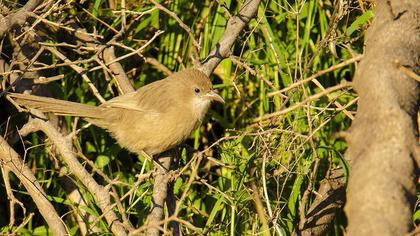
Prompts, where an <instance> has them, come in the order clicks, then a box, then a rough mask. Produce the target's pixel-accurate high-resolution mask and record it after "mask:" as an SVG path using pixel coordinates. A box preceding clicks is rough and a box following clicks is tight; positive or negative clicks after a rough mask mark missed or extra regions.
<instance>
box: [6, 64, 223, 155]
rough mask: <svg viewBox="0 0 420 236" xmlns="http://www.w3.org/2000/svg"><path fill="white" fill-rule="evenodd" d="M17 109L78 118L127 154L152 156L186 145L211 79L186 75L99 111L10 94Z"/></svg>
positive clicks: (187, 72) (199, 74)
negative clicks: (98, 129) (109, 136)
mask: <svg viewBox="0 0 420 236" xmlns="http://www.w3.org/2000/svg"><path fill="white" fill-rule="evenodd" d="M9 96H10V97H12V98H13V99H14V100H15V101H16V102H17V103H18V104H19V105H22V106H24V107H28V108H36V109H38V110H41V111H43V112H53V113H55V114H57V115H64V116H80V117H82V118H84V119H86V120H87V121H89V122H91V123H93V124H94V125H97V126H99V127H102V128H104V129H107V130H108V131H109V132H110V133H111V134H112V135H113V136H114V137H115V139H116V140H117V141H118V143H119V144H120V145H121V146H123V147H125V148H127V149H128V150H130V151H131V152H134V153H138V154H141V153H143V151H144V152H146V153H147V154H149V155H155V154H158V153H161V152H164V151H166V150H168V149H171V148H173V147H175V146H176V145H177V144H179V143H181V142H182V141H184V140H185V139H186V138H187V137H188V136H189V135H190V134H191V132H192V131H193V130H194V129H196V128H197V127H198V125H199V124H200V123H201V121H202V119H203V117H204V115H205V113H206V112H207V110H208V108H209V105H210V103H211V101H212V100H216V101H219V102H223V99H222V98H221V97H220V96H219V95H217V94H216V93H214V92H213V90H212V84H211V81H210V79H209V78H208V77H207V76H206V75H204V74H203V73H202V72H200V71H199V70H195V69H189V70H183V71H180V72H177V73H174V74H172V75H171V76H169V77H167V78H165V79H162V80H159V81H156V82H154V83H151V84H148V85H146V86H143V87H141V88H140V89H138V90H137V91H135V92H132V93H128V94H124V95H121V96H118V97H115V98H113V99H111V100H109V101H107V102H106V103H104V104H102V105H101V106H99V107H94V106H89V105H85V104H80V103H75V102H68V101H63V100H57V99H53V98H46V97H38V96H32V95H26V94H16V93H10V94H9Z"/></svg>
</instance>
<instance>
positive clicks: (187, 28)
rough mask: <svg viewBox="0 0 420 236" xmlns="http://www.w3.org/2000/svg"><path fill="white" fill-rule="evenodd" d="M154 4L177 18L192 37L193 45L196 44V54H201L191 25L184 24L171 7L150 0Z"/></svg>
mask: <svg viewBox="0 0 420 236" xmlns="http://www.w3.org/2000/svg"><path fill="white" fill-rule="evenodd" d="M150 1H151V2H152V3H153V4H155V6H156V7H157V8H158V9H159V10H161V11H164V12H165V13H166V14H168V15H169V16H170V17H172V18H174V20H176V22H178V24H179V26H180V27H181V28H182V29H184V30H185V32H187V34H188V36H189V37H190V38H191V40H192V42H193V45H194V49H195V51H196V52H195V54H196V55H199V54H200V50H201V47H200V44H199V43H198V42H197V40H195V38H194V35H193V34H192V32H191V29H190V27H188V26H187V25H186V24H184V22H182V20H181V19H180V18H179V17H178V16H177V15H176V14H175V13H174V12H172V11H170V10H169V9H167V8H166V7H164V6H162V5H161V4H160V3H158V2H156V1H155V0H150Z"/></svg>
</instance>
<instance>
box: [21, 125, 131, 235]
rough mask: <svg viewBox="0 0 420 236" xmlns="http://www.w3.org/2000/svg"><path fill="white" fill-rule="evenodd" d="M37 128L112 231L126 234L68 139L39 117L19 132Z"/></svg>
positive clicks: (101, 189)
mask: <svg viewBox="0 0 420 236" xmlns="http://www.w3.org/2000/svg"><path fill="white" fill-rule="evenodd" d="M38 130H41V131H42V132H44V133H45V134H46V135H47V136H48V138H49V139H50V140H51V141H52V142H53V144H54V145H55V147H56V148H57V151H58V153H60V154H61V156H62V158H63V160H64V162H66V163H67V165H68V166H69V169H70V170H71V171H72V173H73V174H74V175H75V176H76V177H77V178H78V179H79V181H80V182H82V183H83V185H84V186H85V187H86V188H87V189H88V191H89V192H90V193H91V194H92V196H93V198H94V199H95V202H96V204H97V205H98V207H99V208H100V209H101V211H102V213H103V214H104V216H105V219H106V221H107V223H108V224H109V225H110V227H111V231H112V233H113V234H115V235H120V236H123V235H127V234H126V232H125V229H124V227H123V225H122V223H121V222H120V221H119V219H118V217H117V215H116V214H115V213H114V211H113V210H112V207H111V200H110V195H109V192H108V191H107V190H106V189H105V188H104V187H103V186H101V185H99V184H98V183H97V182H96V181H95V179H93V177H92V176H91V175H90V173H89V172H88V171H87V170H86V169H85V168H84V167H83V165H81V164H80V163H79V161H78V160H77V157H76V155H75V154H74V152H73V149H72V143H71V141H70V139H66V138H64V137H63V136H62V135H61V133H60V132H58V131H57V130H56V129H55V128H54V127H53V126H52V125H51V124H50V123H48V122H45V121H42V120H40V119H33V120H31V121H30V122H29V123H27V124H26V125H25V126H24V127H22V129H21V130H20V133H21V134H22V135H27V134H29V133H30V132H35V131H38Z"/></svg>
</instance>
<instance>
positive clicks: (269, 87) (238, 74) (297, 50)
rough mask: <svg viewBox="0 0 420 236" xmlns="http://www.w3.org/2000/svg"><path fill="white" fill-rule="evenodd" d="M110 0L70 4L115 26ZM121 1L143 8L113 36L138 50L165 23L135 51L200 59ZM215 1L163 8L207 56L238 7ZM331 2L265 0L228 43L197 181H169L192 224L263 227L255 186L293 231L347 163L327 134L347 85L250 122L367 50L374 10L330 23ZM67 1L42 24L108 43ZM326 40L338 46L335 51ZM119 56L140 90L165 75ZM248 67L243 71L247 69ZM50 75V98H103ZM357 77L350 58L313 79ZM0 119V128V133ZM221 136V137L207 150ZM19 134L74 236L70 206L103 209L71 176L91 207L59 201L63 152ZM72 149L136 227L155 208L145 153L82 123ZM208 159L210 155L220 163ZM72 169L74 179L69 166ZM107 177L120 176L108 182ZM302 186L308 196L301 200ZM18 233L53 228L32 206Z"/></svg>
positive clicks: (183, 0)
mask: <svg viewBox="0 0 420 236" xmlns="http://www.w3.org/2000/svg"><path fill="white" fill-rule="evenodd" d="M109 2H111V1H102V0H96V1H86V3H85V4H83V5H79V4H78V3H76V2H73V3H71V4H70V5H69V6H71V7H70V8H75V9H80V8H84V9H86V10H87V11H89V12H90V13H91V14H92V15H93V16H94V17H96V18H97V19H100V20H101V21H103V22H105V23H106V24H108V25H110V26H112V27H113V28H115V29H117V30H119V29H120V28H121V26H122V17H121V14H120V13H117V12H113V11H114V10H121V6H120V5H119V4H120V2H121V1H113V2H115V4H116V5H115V6H114V9H112V8H111V6H110V5H109ZM126 2H127V6H126V9H128V10H130V11H133V12H134V11H135V12H146V13H145V14H143V15H142V16H141V17H140V16H139V15H134V14H129V13H127V19H126V20H127V22H128V23H130V24H131V25H129V26H128V29H127V31H126V32H124V34H123V36H122V37H121V40H120V43H123V44H124V45H126V46H127V47H131V48H133V49H137V48H139V47H141V46H142V45H144V43H145V40H148V39H150V38H151V37H152V36H153V34H154V33H155V32H156V31H157V30H158V29H159V30H163V31H164V34H162V35H160V36H159V37H158V38H157V39H156V40H155V41H153V42H152V43H151V45H150V46H148V47H146V48H145V50H144V51H143V52H141V54H142V56H145V57H153V58H155V59H157V60H158V61H159V62H160V63H162V64H163V65H165V66H166V67H168V68H169V69H171V70H174V71H177V70H180V69H182V68H184V67H190V66H191V65H192V61H191V58H192V57H194V56H195V55H194V53H193V49H192V47H193V45H192V40H191V39H190V38H189V37H188V34H187V33H186V32H185V31H184V30H183V29H182V28H181V27H180V26H179V24H178V23H177V22H176V21H175V20H174V19H173V18H172V17H170V16H168V15H167V14H166V13H164V12H162V11H159V10H157V9H154V10H153V7H154V6H153V4H151V3H150V2H148V1H141V0H139V1H133V2H131V1H126ZM218 2H219V3H220V4H219V3H218ZM218 2H216V1H212V0H206V1H201V0H200V1H187V0H174V1H171V4H169V5H167V7H168V9H169V10H171V11H172V12H174V13H176V14H177V15H178V16H179V17H180V19H181V20H182V21H183V22H184V23H185V24H186V25H187V26H189V27H190V28H191V30H192V32H193V34H194V36H195V38H196V40H197V41H199V42H200V46H201V51H200V53H199V55H198V57H199V59H200V60H204V59H205V58H206V56H207V55H208V53H209V52H210V51H211V50H212V49H213V48H214V47H215V46H216V45H217V43H218V41H219V40H220V38H221V37H222V35H223V34H224V33H225V25H226V23H227V20H228V18H227V17H228V15H227V13H226V11H227V10H228V11H229V12H230V13H231V14H235V13H236V12H238V10H239V9H240V7H241V5H242V1H239V2H238V1H233V0H232V1H231V0H226V1H218ZM332 2H333V1H287V0H279V1H262V3H261V5H260V7H259V10H258V16H257V18H256V19H254V20H252V21H251V23H250V24H249V26H248V27H246V30H245V32H243V33H242V34H241V35H240V36H239V38H238V39H237V43H236V44H235V46H234V47H233V48H232V52H233V55H234V56H235V57H232V58H230V59H226V60H224V61H223V62H222V63H221V64H220V65H219V66H218V68H217V69H216V71H215V73H214V75H213V76H212V80H213V83H214V84H215V85H214V87H215V88H216V89H217V90H218V91H219V92H220V94H221V95H222V96H223V97H224V98H225V100H226V104H225V105H224V106H222V105H215V106H214V107H212V110H211V111H210V112H209V115H208V116H207V118H206V120H205V121H204V122H203V125H202V126H201V128H199V129H198V130H197V131H196V132H195V133H193V134H192V136H191V138H190V139H189V140H188V141H187V145H189V146H190V147H193V148H194V149H196V150H206V151H205V152H204V156H205V158H203V159H202V161H201V162H200V163H199V168H198V174H197V177H196V179H195V180H194V181H193V182H192V185H191V186H189V185H188V184H187V183H188V181H189V180H190V178H191V176H190V174H191V173H192V168H193V165H192V164H191V165H190V166H189V168H187V169H186V171H185V172H183V173H181V174H180V176H179V177H178V178H176V179H175V180H174V194H175V196H176V199H177V200H179V198H180V197H181V196H182V194H183V193H184V191H188V195H187V197H186V199H185V201H184V202H183V204H181V205H180V211H179V214H178V217H179V218H181V219H183V220H185V221H188V222H190V223H191V224H193V225H194V226H195V227H197V229H198V230H200V231H201V232H202V233H207V234H208V235H228V234H229V235H256V234H257V233H258V232H261V229H262V223H261V221H260V220H261V219H260V218H261V216H260V215H258V213H257V210H256V202H255V201H256V200H255V198H254V197H253V189H252V188H251V186H252V185H255V186H256V187H257V190H258V195H259V198H260V199H259V200H260V201H261V203H262V205H263V207H264V209H263V210H264V214H265V218H266V220H267V221H268V226H269V228H270V234H273V235H274V234H276V232H277V231H276V229H275V226H277V227H278V228H279V229H280V230H281V231H282V233H283V234H285V235H289V234H291V233H292V232H293V231H294V230H295V229H296V226H297V225H298V224H299V220H300V218H301V217H304V216H302V215H300V213H301V209H303V211H305V210H307V209H308V208H309V206H310V204H311V202H312V201H313V200H314V198H315V197H316V191H317V188H318V187H319V183H320V181H321V180H322V179H324V178H325V177H326V176H327V175H328V172H329V170H330V169H332V168H337V167H341V168H345V169H346V170H347V166H346V163H345V161H344V159H343V153H344V151H345V148H346V144H345V142H343V141H340V140H333V139H331V136H332V135H333V134H334V133H335V132H339V131H343V130H346V129H347V128H348V127H349V125H350V121H351V120H350V118H349V116H348V115H346V114H344V113H343V111H342V110H340V109H339V108H338V107H337V106H336V105H335V104H334V103H335V102H337V103H339V104H341V105H342V106H343V107H346V105H348V104H349V106H348V107H346V110H347V111H348V112H349V113H351V114H352V113H353V112H354V111H355V110H356V106H355V105H354V104H353V103H352V102H354V99H355V98H356V95H355V94H354V93H353V92H352V91H350V90H346V89H341V90H339V91H335V92H333V93H330V94H328V96H329V97H327V96H322V97H321V98H319V99H315V100H312V101H309V102H307V103H303V104H301V105H300V106H298V107H296V109H293V110H290V111H289V112H287V113H285V114H283V115H279V116H276V117H274V118H273V119H267V120H264V122H261V123H258V122H255V119H257V118H261V117H264V116H265V115H267V114H270V113H273V112H276V111H279V110H283V109H286V108H288V107H293V106H294V105H296V104H299V103H300V102H302V101H304V100H305V99H306V98H308V97H310V96H311V95H314V94H317V93H322V92H323V89H321V88H320V87H319V86H317V85H316V84H314V83H313V82H308V83H302V84H301V85H299V86H296V87H294V88H290V89H288V90H286V91H284V92H282V93H278V94H276V95H273V96H272V95H270V93H272V92H276V91H278V90H281V89H284V88H287V87H289V86H291V85H292V84H293V83H296V82H298V81H301V80H303V79H305V78H308V77H309V76H311V75H313V74H315V73H316V72H318V71H321V70H325V69H327V68H330V67H332V66H334V65H337V64H339V63H341V62H343V61H346V60H348V59H351V58H352V55H353V53H354V52H362V46H363V44H362V40H363V35H364V31H363V30H359V29H360V27H361V26H363V27H364V28H365V27H366V26H368V25H369V22H370V20H371V19H372V17H373V13H372V10H367V11H365V12H363V11H362V10H361V8H360V7H361V6H359V5H358V3H351V4H353V5H351V6H350V7H349V8H348V11H347V12H345V15H344V17H343V18H342V19H341V20H339V21H338V22H337V24H333V25H330V22H331V19H332V14H333V12H334V6H332ZM165 3H168V2H165ZM222 3H223V5H222ZM363 7H365V8H366V7H368V8H369V7H371V6H370V5H365V6H363ZM70 8H64V9H63V13H61V14H62V15H59V16H55V15H50V18H49V20H51V21H59V19H60V17H61V16H63V17H67V18H65V19H66V20H67V19H85V20H83V22H79V24H82V25H83V27H85V28H86V29H87V30H88V32H96V33H97V34H99V35H101V36H103V38H104V39H103V41H104V43H106V42H107V41H108V40H110V39H111V38H112V37H113V36H114V35H115V32H113V30H111V29H110V28H109V27H108V26H106V25H105V24H103V23H101V22H99V21H98V20H97V19H95V18H93V17H92V16H90V15H88V14H86V13H85V12H84V11H81V10H74V9H70ZM328 32H330V33H328ZM331 32H333V33H331ZM56 33H57V34H58V32H56ZM50 37H51V39H50V40H51V42H55V40H57V38H58V36H57V35H51V36H50ZM329 45H332V47H333V48H334V49H335V51H336V56H335V55H334V53H333V52H332V51H331V47H329ZM129 52H131V51H129V50H128V49H127V48H122V47H118V48H117V54H118V56H121V55H124V54H127V53H129ZM67 56H68V57H69V58H72V57H79V56H80V57H82V58H81V59H89V58H90V57H91V56H92V54H86V55H77V54H73V53H72V51H70V50H69V51H68V55H67ZM73 59H74V60H76V59H77V58H73ZM48 60H49V61H50V62H51V63H61V61H60V60H59V59H57V58H55V57H53V56H51V58H48ZM238 61H239V62H238ZM121 64H122V65H123V67H124V69H125V71H127V72H129V73H128V75H129V77H130V79H131V80H132V82H133V84H134V86H135V87H136V88H138V87H141V86H143V85H144V84H147V83H150V82H152V81H155V80H157V79H160V78H163V77H164V74H163V73H162V71H159V70H157V69H156V68H155V67H154V66H153V65H150V64H148V63H145V62H144V60H143V59H142V58H141V57H140V56H138V55H134V56H132V57H130V58H128V59H124V60H122V61H121ZM80 66H83V67H84V68H85V69H86V72H85V74H86V75H87V76H88V77H89V78H90V79H91V81H92V83H93V84H94V85H95V87H96V88H98V90H99V92H100V94H101V95H102V96H103V97H105V98H106V99H110V98H112V97H114V96H116V95H117V89H116V85H115V82H114V81H113V80H110V79H109V78H108V77H106V76H105V75H104V73H103V71H101V70H95V71H91V69H92V68H93V67H95V66H96V64H95V63H94V62H92V61H91V62H88V63H86V64H84V65H80ZM247 67H249V68H250V69H249V70H247V69H246V68H247ZM254 72H255V73H254ZM49 73H51V74H53V75H58V74H64V75H65V78H64V79H63V80H61V81H56V82H54V83H51V84H50V85H49V89H50V90H51V91H52V93H53V94H54V96H55V97H57V98H61V99H65V100H71V101H78V102H82V103H88V104H91V105H95V104H98V101H97V99H96V98H95V97H94V96H93V94H92V93H91V92H90V89H89V86H88V85H87V83H86V82H84V81H83V80H82V78H81V76H80V74H77V73H75V72H74V71H73V70H72V69H70V68H69V67H65V66H60V67H56V68H54V69H52V70H51V71H49ZM353 75H354V66H351V65H350V66H346V67H341V68H338V69H336V70H334V71H332V72H330V73H326V74H323V75H321V76H319V77H318V78H317V80H318V81H319V84H320V85H322V86H323V87H325V88H328V87H331V86H334V85H337V84H339V83H340V82H341V81H343V80H351V78H352V77H353ZM352 104H353V105H352ZM268 121H269V122H268ZM64 122H65V125H64V127H65V128H66V129H67V130H68V131H71V130H76V129H78V128H81V127H82V125H84V124H85V122H84V121H80V120H79V121H78V122H74V119H73V118H66V119H65V120H64ZM139 122H141V121H139ZM4 127H5V126H3V125H2V129H3V128H4ZM221 138H223V140H220V141H219V142H218V143H217V144H216V145H215V146H212V147H211V148H209V147H210V145H212V144H213V143H215V142H216V141H217V140H219V139H221ZM25 141H26V142H30V145H29V146H32V148H30V149H29V150H28V152H27V156H26V163H27V164H28V166H31V167H33V171H34V172H35V174H36V177H37V178H38V180H40V182H41V183H42V185H43V187H44V189H46V192H47V193H48V197H49V199H51V200H52V202H53V204H54V206H55V207H56V209H57V211H58V212H59V214H61V216H63V217H62V218H63V221H64V222H65V224H66V225H67V226H68V227H69V230H70V231H71V232H72V234H75V235H77V234H80V231H78V228H77V220H76V218H75V214H73V213H72V211H76V209H77V208H82V209H84V210H85V211H87V212H89V213H90V214H92V215H95V216H97V217H99V216H100V215H101V213H100V211H99V210H98V209H97V207H96V204H95V202H94V199H93V197H92V196H91V194H89V193H88V192H87V191H86V190H85V189H84V187H83V186H82V185H81V184H80V183H79V182H78V181H77V180H75V179H73V182H74V184H75V185H76V186H77V187H78V189H80V190H81V191H80V193H81V194H82V196H83V199H84V200H85V202H86V206H80V205H77V204H76V203H72V202H71V201H69V200H66V199H67V198H66V197H67V194H66V191H65V190H64V188H63V187H62V184H61V182H60V181H61V177H62V176H61V174H60V173H59V169H60V167H59V166H57V161H56V159H59V157H52V154H51V153H53V152H52V151H51V147H50V146H48V145H47V144H45V145H44V143H45V142H46V140H44V138H43V136H42V135H41V136H40V135H38V134H33V135H32V136H31V137H29V138H27V139H26V140H25ZM29 146H27V147H29ZM75 146H76V147H77V152H79V153H83V154H84V155H85V156H86V157H80V158H81V159H80V161H81V162H83V163H84V164H85V166H86V168H87V169H88V170H89V171H90V173H91V174H92V176H94V177H95V179H96V180H97V181H98V182H100V183H101V184H103V185H108V184H112V186H113V187H114V190H113V191H115V193H116V194H117V195H118V196H119V198H120V200H121V204H122V207H123V209H125V214H126V215H127V217H128V219H129V220H130V221H131V223H132V224H133V225H134V226H135V227H139V226H141V225H143V224H144V222H145V220H146V216H147V214H148V213H149V212H150V209H151V207H152V204H153V203H152V201H151V200H152V191H153V178H145V179H141V180H140V179H139V178H137V177H136V175H138V176H141V174H145V173H150V172H151V171H152V166H151V165H150V163H148V162H146V161H145V159H144V158H143V157H136V156H135V155H133V154H130V153H128V152H127V151H125V150H122V149H121V148H120V147H119V146H118V145H117V144H115V140H113V139H112V137H110V136H109V134H107V133H106V132H105V131H103V130H101V129H99V128H96V127H89V128H86V129H83V130H81V132H80V134H79V135H78V136H77V139H76V140H75ZM185 150H188V148H186V149H185ZM185 150H184V152H183V156H182V158H181V159H180V163H179V165H180V166H184V165H186V164H187V163H189V161H190V160H191V158H192V155H191V153H190V152H189V151H185ZM206 157H213V158H215V159H217V160H218V161H215V160H213V159H211V158H206ZM84 158H87V159H84ZM89 161H90V162H91V163H93V164H94V166H95V167H92V166H91V165H90V164H89ZM316 163H318V164H316ZM67 174H68V175H69V176H70V177H71V173H67ZM103 175H106V176H108V177H109V179H111V180H114V181H115V183H110V182H108V181H109V180H107V179H106V178H104V176H103ZM12 181H13V187H14V188H16V189H21V190H24V188H23V187H21V186H18V181H17V180H16V178H13V179H12ZM131 190H133V191H131ZM306 190H308V191H309V190H310V192H311V193H310V194H309V198H307V199H306V200H305V201H303V195H304V192H305V191H306ZM130 191H131V192H130ZM0 194H1V196H2V198H3V199H6V193H5V190H4V189H3V188H1V189H0ZM126 194H128V195H126ZM15 195H16V197H17V198H19V199H26V200H28V196H27V195H26V193H25V192H24V191H18V192H15ZM123 196H124V198H123ZM3 203H5V202H4V200H3ZM25 206H26V207H27V209H26V210H27V211H28V212H35V213H37V212H36V209H35V206H34V205H33V203H30V202H28V203H26V202H25ZM4 209H5V208H3V210H4ZM270 214H271V215H270ZM418 215H419V214H418V213H416V215H415V220H416V221H418V219H419V216H418ZM16 220H17V222H18V223H21V222H22V221H23V214H22V212H18V215H17V219H16ZM98 221H99V222H98V224H97V227H99V228H101V229H102V230H103V231H104V232H110V231H109V227H108V226H107V224H106V222H105V220H104V219H103V218H102V217H101V218H99V220H98ZM344 221H345V220H341V221H339V220H337V221H336V222H335V225H334V227H333V228H334V229H335V230H332V231H331V232H330V233H331V235H336V234H338V235H340V234H343V232H342V229H343V227H345V225H343V224H345V223H342V222H344ZM0 223H1V225H0V226H1V228H0V231H1V232H10V230H11V229H9V228H8V223H7V222H5V221H4V220H2V221H0ZM182 230H183V232H184V235H194V234H197V232H196V231H194V230H193V229H190V228H188V227H184V226H182ZM11 231H13V229H12V230H11ZM17 233H18V234H19V235H48V234H49V233H50V232H49V231H48V228H47V227H46V226H45V222H43V220H42V218H41V216H40V215H39V214H36V215H35V216H34V217H33V218H32V219H31V220H29V223H28V224H27V225H26V226H25V227H23V228H21V229H19V231H18V232H17Z"/></svg>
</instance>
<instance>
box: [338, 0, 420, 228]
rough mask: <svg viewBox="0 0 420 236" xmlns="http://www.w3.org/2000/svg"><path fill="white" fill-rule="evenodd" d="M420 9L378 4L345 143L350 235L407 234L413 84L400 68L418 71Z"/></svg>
mask: <svg viewBox="0 0 420 236" xmlns="http://www.w3.org/2000/svg"><path fill="white" fill-rule="evenodd" d="M419 29H420V2H419V1H418V0H406V1H398V0H389V1H378V2H377V12H376V18H375V20H374V22H373V23H372V25H371V27H370V28H369V30H368V31H367V35H366V52H365V56H364V58H363V60H362V61H361V63H360V64H359V68H358V70H357V71H356V75H355V78H354V88H355V90H356V91H357V93H358V94H359V106H358V112H357V115H356V119H355V120H354V122H353V123H352V125H351V128H350V130H349V136H348V143H349V148H348V150H347V152H346V157H347V159H349V160H351V172H350V178H349V185H348V194H347V205H346V208H345V211H346V213H347V218H348V230H347V234H348V235H350V236H351V235H361V236H363V235H405V234H406V233H408V232H410V230H411V229H412V227H413V225H412V224H413V221H412V210H413V209H414V203H415V199H416V178H417V175H418V164H417V163H416V158H417V159H418V158H420V157H419V146H418V141H417V137H416V136H417V134H416V115H417V111H418V102H419V98H420V96H419V94H420V90H419V84H418V82H416V81H415V80H414V79H412V78H410V77H409V76H407V75H406V74H405V73H403V72H402V71H401V70H399V69H398V68H399V65H404V66H405V67H407V68H412V69H413V70H418V69H419V66H420V65H419V60H418V58H420V41H419V35H420V30H419Z"/></svg>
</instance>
